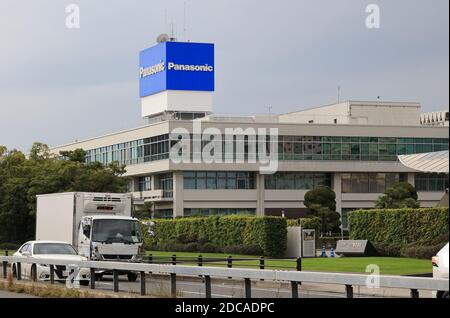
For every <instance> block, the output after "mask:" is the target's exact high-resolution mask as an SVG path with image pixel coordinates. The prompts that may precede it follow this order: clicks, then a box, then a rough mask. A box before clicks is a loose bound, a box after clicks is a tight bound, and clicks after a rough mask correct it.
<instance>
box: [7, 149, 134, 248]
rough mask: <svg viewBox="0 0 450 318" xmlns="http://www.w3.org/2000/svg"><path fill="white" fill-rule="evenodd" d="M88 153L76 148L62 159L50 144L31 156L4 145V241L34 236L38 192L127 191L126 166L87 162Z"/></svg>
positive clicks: (21, 239)
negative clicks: (52, 153) (51, 151)
mask: <svg viewBox="0 0 450 318" xmlns="http://www.w3.org/2000/svg"><path fill="white" fill-rule="evenodd" d="M84 155H85V152H84V150H81V149H76V150H74V151H70V152H66V156H64V157H65V159H66V160H59V159H58V158H57V157H56V156H54V155H51V153H50V150H49V148H48V146H47V145H45V144H42V143H35V144H33V147H32V149H31V151H30V155H29V158H28V159H27V158H26V157H25V155H24V154H23V153H22V152H20V151H17V150H10V151H8V150H7V149H6V147H3V146H0V242H11V243H23V242H24V241H26V240H30V239H33V238H34V233H35V215H36V195H37V194H45V193H57V192H70V191H80V192H113V193H114V192H117V193H122V192H126V191H127V184H128V179H127V178H125V177H123V174H124V173H125V172H126V170H125V166H123V165H120V164H118V163H113V164H110V165H109V166H104V165H102V164H101V163H97V162H96V163H94V164H91V165H86V164H85V160H84Z"/></svg>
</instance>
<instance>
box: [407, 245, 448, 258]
mask: <svg viewBox="0 0 450 318" xmlns="http://www.w3.org/2000/svg"><path fill="white" fill-rule="evenodd" d="M445 244H447V243H445ZM445 244H437V245H419V246H417V245H407V246H405V247H403V248H402V249H401V250H400V256H402V257H410V258H424V259H431V258H432V257H433V256H435V255H436V254H437V253H438V252H439V251H440V250H441V248H443V247H444V246H445Z"/></svg>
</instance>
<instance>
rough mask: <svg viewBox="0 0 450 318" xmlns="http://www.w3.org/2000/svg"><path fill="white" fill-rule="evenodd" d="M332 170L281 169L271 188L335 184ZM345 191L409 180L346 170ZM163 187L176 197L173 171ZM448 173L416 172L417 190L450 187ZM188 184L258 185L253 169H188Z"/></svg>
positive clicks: (143, 180) (378, 189) (147, 179)
mask: <svg viewBox="0 0 450 318" xmlns="http://www.w3.org/2000/svg"><path fill="white" fill-rule="evenodd" d="M151 178H152V177H151V176H143V177H139V178H138V187H139V188H138V191H150V190H152V189H151ZM331 178H332V177H331V173H323V172H277V173H275V174H273V175H267V176H266V177H265V184H264V186H265V189H267V190H310V189H314V188H315V187H317V186H319V185H324V186H328V187H331V184H332V182H331ZM341 178H342V193H383V192H385V191H386V189H388V188H389V187H391V186H392V185H393V184H394V183H396V182H400V181H402V182H406V181H407V175H406V174H405V173H369V172H354V173H343V174H342V177H341ZM158 181H159V189H162V190H164V197H167V198H170V197H173V175H172V174H171V173H167V174H161V175H158ZM448 183H449V182H448V176H447V175H446V174H436V173H416V174H415V188H416V190H417V191H444V190H445V189H448ZM184 188H185V189H189V190H195V189H200V190H202V189H210V190H215V189H221V190H225V189H230V190H232V189H242V190H245V189H256V182H255V173H253V172H231V171H227V172H220V171H208V172H203V171H186V172H184Z"/></svg>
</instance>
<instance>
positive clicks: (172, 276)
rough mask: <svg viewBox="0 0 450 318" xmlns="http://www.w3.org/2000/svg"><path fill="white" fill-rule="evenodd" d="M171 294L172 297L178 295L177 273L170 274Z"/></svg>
mask: <svg viewBox="0 0 450 318" xmlns="http://www.w3.org/2000/svg"><path fill="white" fill-rule="evenodd" d="M170 295H171V296H172V298H176V297H177V274H174V273H171V274H170Z"/></svg>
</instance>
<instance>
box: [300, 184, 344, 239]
mask: <svg viewBox="0 0 450 318" xmlns="http://www.w3.org/2000/svg"><path fill="white" fill-rule="evenodd" d="M305 206H306V207H307V208H308V214H310V215H314V216H317V217H319V218H320V219H321V220H322V229H321V230H322V233H328V232H337V231H339V226H340V225H341V221H340V215H339V213H337V212H336V194H335V193H334V191H333V190H332V189H331V188H330V187H327V186H318V187H316V188H314V189H313V190H310V191H308V192H307V193H306V194H305Z"/></svg>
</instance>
